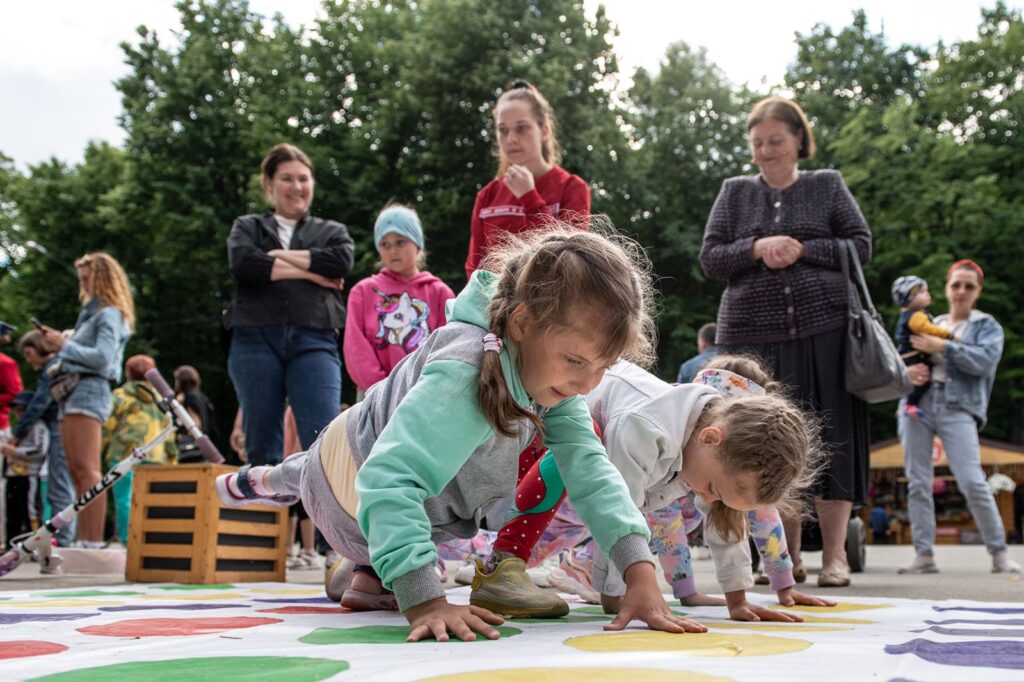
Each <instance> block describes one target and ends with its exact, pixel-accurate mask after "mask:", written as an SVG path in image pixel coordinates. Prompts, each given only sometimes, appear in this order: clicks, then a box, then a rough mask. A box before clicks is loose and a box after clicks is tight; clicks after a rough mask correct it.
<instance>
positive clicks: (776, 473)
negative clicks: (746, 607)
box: [694, 393, 823, 539]
mask: <svg viewBox="0 0 1024 682" xmlns="http://www.w3.org/2000/svg"><path fill="white" fill-rule="evenodd" d="M709 426H719V427H721V429H722V431H723V432H724V434H725V437H724V440H723V441H722V443H721V444H720V445H719V447H718V452H717V457H718V459H719V460H720V462H721V464H722V467H723V469H724V470H725V473H726V474H727V475H728V476H730V477H732V478H733V480H735V481H736V483H737V486H738V488H739V490H740V492H741V493H748V492H749V493H752V496H753V498H754V499H755V500H756V501H757V504H758V506H762V507H767V506H771V505H774V506H775V507H777V508H779V510H780V511H783V512H787V511H790V510H792V509H793V508H794V506H795V505H796V503H797V500H799V498H800V497H801V496H802V495H803V493H804V492H806V490H807V489H808V488H810V486H811V484H812V483H813V482H814V479H815V477H816V476H817V474H818V472H819V470H820V469H821V466H822V464H823V452H822V449H821V447H820V445H819V441H818V430H819V428H818V425H817V423H816V422H815V421H813V420H812V419H810V418H809V417H808V415H806V414H804V412H803V411H802V410H800V409H799V408H797V407H796V406H795V405H794V404H793V403H792V402H790V401H789V400H787V399H786V398H783V397H782V396H780V395H778V394H774V395H773V394H771V393H768V394H765V395H760V396H742V397H737V398H730V399H729V400H712V401H711V402H710V403H708V405H707V406H706V407H705V408H704V411H703V412H702V413H701V416H700V418H699V419H698V420H697V426H696V427H695V429H694V434H697V433H699V432H700V431H701V430H702V429H704V428H707V427H709ZM751 482H752V483H753V490H748V489H745V487H749V485H750V483H751ZM746 516H747V515H746V512H741V511H739V510H736V509H732V508H730V507H726V506H725V505H724V504H723V503H722V502H721V501H720V500H719V501H716V502H714V503H712V505H711V509H710V511H709V512H708V522H709V523H711V524H712V525H713V526H714V528H715V530H717V531H718V532H719V534H721V535H722V537H724V538H726V539H729V538H732V537H735V538H737V539H740V538H742V537H743V536H744V534H745V532H746Z"/></svg>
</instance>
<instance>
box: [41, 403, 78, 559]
mask: <svg viewBox="0 0 1024 682" xmlns="http://www.w3.org/2000/svg"><path fill="white" fill-rule="evenodd" d="M47 426H48V427H49V429H50V449H49V450H48V451H47V452H46V468H47V471H48V472H49V473H48V474H47V479H46V500H47V501H48V502H49V503H50V507H51V510H50V511H51V513H53V514H54V515H56V514H57V513H58V512H60V511H61V510H62V509H64V507H66V506H68V505H69V504H71V503H72V502H74V501H75V484H74V483H72V481H71V472H70V471H68V460H67V457H66V456H65V454H64V447H63V445H62V444H61V442H60V431H59V430H58V427H57V422H53V423H52V424H47ZM47 520H49V519H47ZM74 536H75V524H74V522H72V523H71V525H70V526H67V527H65V528H61V529H60V530H58V531H57V533H56V536H55V537H56V538H57V545H58V546H60V547H70V546H71V542H72V540H74Z"/></svg>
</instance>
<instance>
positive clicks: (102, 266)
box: [43, 252, 135, 547]
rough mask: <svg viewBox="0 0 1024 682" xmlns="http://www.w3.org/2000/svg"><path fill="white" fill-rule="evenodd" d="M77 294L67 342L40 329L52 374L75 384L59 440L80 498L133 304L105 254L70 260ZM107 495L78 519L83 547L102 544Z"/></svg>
mask: <svg viewBox="0 0 1024 682" xmlns="http://www.w3.org/2000/svg"><path fill="white" fill-rule="evenodd" d="M75 269H76V270H77V271H78V296H79V298H80V299H81V301H82V303H83V304H84V305H83V307H82V312H81V313H79V315H78V321H77V322H76V323H75V331H74V333H72V334H71V336H70V337H69V338H67V339H65V338H64V336H63V335H62V334H61V333H60V332H58V331H56V330H54V329H50V328H48V327H44V328H43V333H44V334H45V336H46V339H47V341H48V343H50V344H51V346H52V347H54V348H57V349H59V351H58V353H57V359H58V360H59V364H57V365H55V367H56V372H55V373H74V374H77V375H78V377H79V378H78V383H77V384H76V385H75V387H74V389H73V390H72V391H71V393H70V394H68V395H67V396H66V397H65V398H64V399H63V400H61V401H60V403H59V411H58V419H60V439H61V442H62V443H63V445H64V451H65V453H66V454H67V462H68V468H69V469H70V471H71V478H72V480H73V481H74V484H75V491H76V493H77V494H78V495H81V494H82V493H84V492H85V491H86V490H88V489H89V488H91V487H92V486H94V485H95V484H96V483H98V482H99V480H100V477H101V475H102V474H101V471H102V469H101V464H100V439H101V434H102V426H103V422H105V421H106V420H107V417H109V416H110V410H111V394H110V384H111V382H115V383H116V382H120V380H121V361H122V358H123V356H124V348H125V345H126V344H127V343H128V338H129V337H130V336H131V333H132V330H133V329H134V327H135V305H134V303H133V302H132V294H131V290H130V288H129V285H128V277H127V276H126V275H125V274H124V270H123V269H122V268H121V266H120V265H119V264H118V262H117V261H116V260H114V258H113V257H111V256H110V255H109V254H106V253H102V252H96V253H88V254H86V255H84V256H82V257H81V258H79V259H78V260H77V261H75ZM106 516H107V503H106V496H101V497H100V498H99V499H97V500H95V501H94V502H93V503H92V504H90V505H89V506H88V507H85V508H84V509H83V510H82V511H81V512H80V513H79V516H78V539H79V542H80V543H81V544H82V546H84V547H101V546H102V545H103V522H104V520H105V519H106Z"/></svg>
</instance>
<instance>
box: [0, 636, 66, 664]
mask: <svg viewBox="0 0 1024 682" xmlns="http://www.w3.org/2000/svg"><path fill="white" fill-rule="evenodd" d="M62 651H67V647H66V646H64V645H63V644H57V643H56V642H43V641H40V640H31V639H29V640H21V641H15V642H0V659H4V658H25V657H27V656H46V655H48V654H59V653H60V652H62Z"/></svg>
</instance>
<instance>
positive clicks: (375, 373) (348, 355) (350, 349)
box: [342, 279, 388, 389]
mask: <svg viewBox="0 0 1024 682" xmlns="http://www.w3.org/2000/svg"><path fill="white" fill-rule="evenodd" d="M364 282H367V280H365V279H364V280H363V281H362V282H360V283H359V284H357V285H355V286H354V287H353V288H352V292H351V293H350V294H349V295H348V311H347V312H346V317H345V341H344V343H343V344H342V348H343V354H344V356H345V369H347V370H348V374H349V376H350V377H352V380H353V381H355V382H356V386H358V387H359V388H362V389H367V388H369V387H370V386H373V385H374V384H375V383H377V382H378V381H380V380H381V379H383V378H385V377H386V376H387V375H388V373H387V372H386V371H385V370H384V368H383V367H382V366H381V364H380V360H379V359H378V358H377V353H376V352H375V349H374V347H373V341H372V340H371V339H369V338H367V336H366V329H365V327H364V320H365V319H366V314H365V311H364V309H363V308H364V306H365V305H368V304H367V303H366V302H365V299H364V292H365V291H366V289H367V288H368V287H367V286H364V284H363V283H364Z"/></svg>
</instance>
